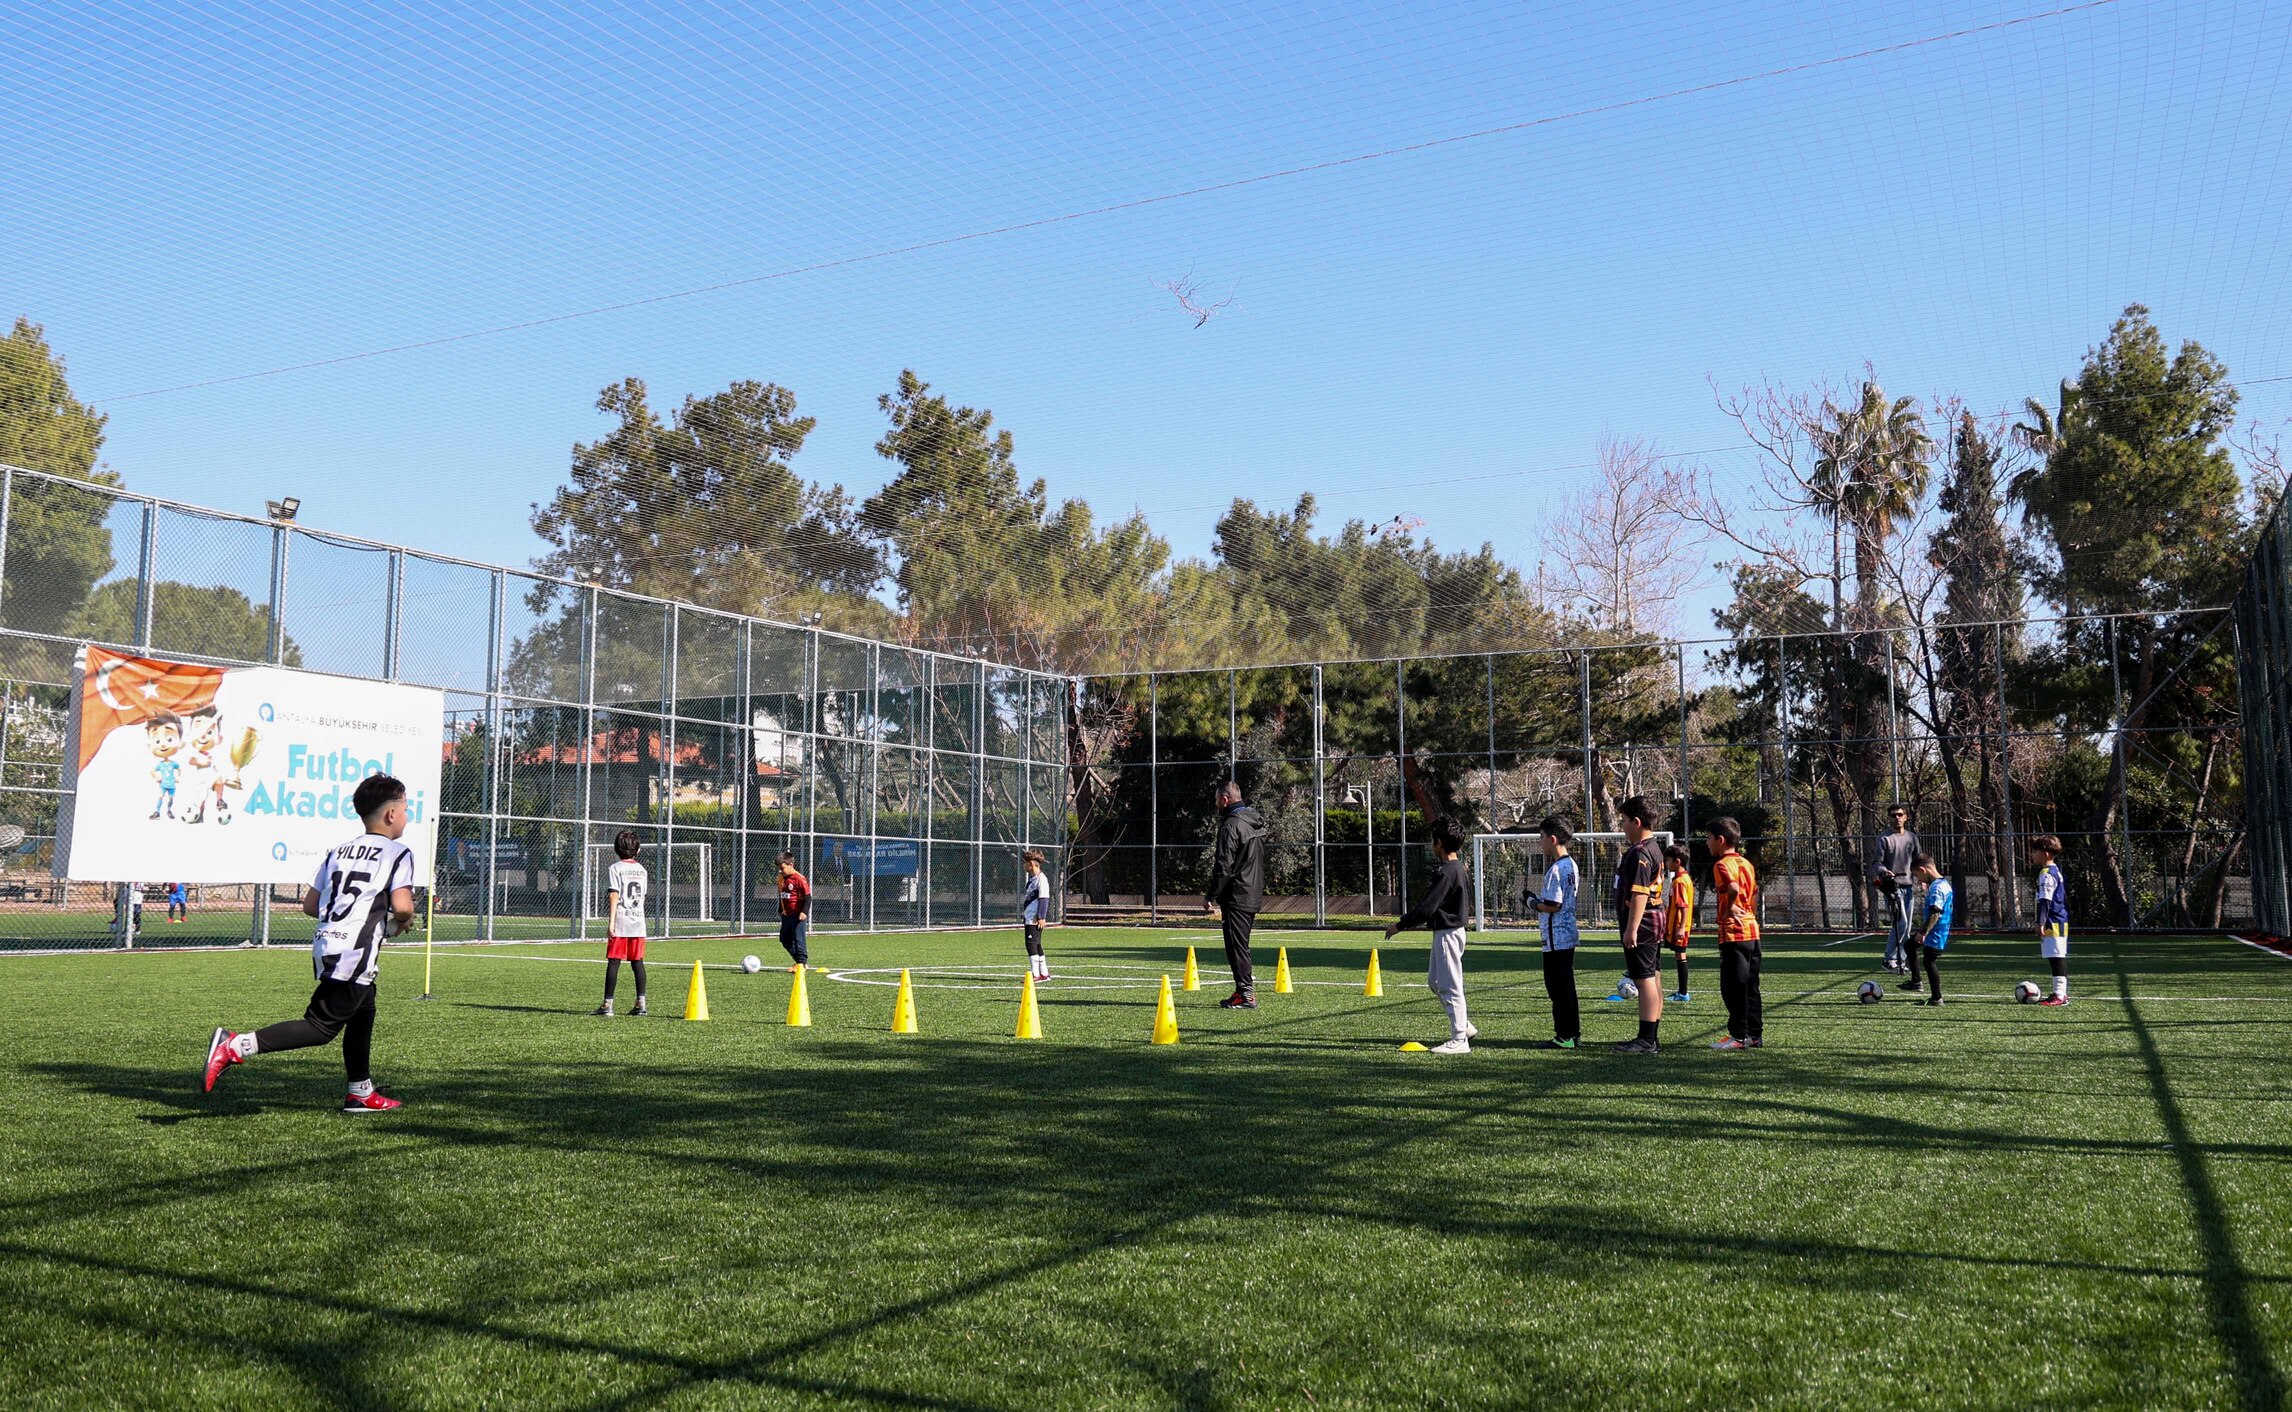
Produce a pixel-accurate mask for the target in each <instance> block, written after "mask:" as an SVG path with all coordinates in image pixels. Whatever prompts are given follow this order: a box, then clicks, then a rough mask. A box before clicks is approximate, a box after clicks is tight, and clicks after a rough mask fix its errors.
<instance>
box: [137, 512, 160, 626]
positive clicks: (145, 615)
mask: <svg viewBox="0 0 2292 1412" xmlns="http://www.w3.org/2000/svg"><path fill="white" fill-rule="evenodd" d="M158 562H159V507H158V506H157V505H155V504H153V503H152V502H151V501H149V500H146V501H144V502H143V533H142V535H141V536H140V538H139V540H138V542H137V545H136V552H135V645H136V646H137V647H139V648H141V649H142V650H144V651H145V652H149V651H150V650H151V619H152V610H153V608H154V606H155V595H156V593H157V587H158V586H157V582H156V581H157V579H158V577H159V574H158V569H157V565H158Z"/></svg>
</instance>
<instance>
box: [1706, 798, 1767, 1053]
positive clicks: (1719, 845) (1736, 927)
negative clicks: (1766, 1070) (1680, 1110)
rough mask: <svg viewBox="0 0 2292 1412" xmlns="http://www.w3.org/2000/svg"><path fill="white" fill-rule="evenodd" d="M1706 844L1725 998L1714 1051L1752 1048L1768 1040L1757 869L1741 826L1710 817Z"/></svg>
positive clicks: (1732, 821) (1713, 1046) (1721, 987)
mask: <svg viewBox="0 0 2292 1412" xmlns="http://www.w3.org/2000/svg"><path fill="white" fill-rule="evenodd" d="M1704 833H1705V836H1706V837H1707V838H1708V839H1709V840H1710V843H1711V906H1712V911H1713V912H1714V913H1715V914H1716V915H1717V917H1718V922H1719V994H1720V995H1721V997H1723V998H1724V999H1725V1000H1726V1002H1727V1037H1726V1038H1725V1039H1722V1040H1720V1041H1719V1042H1718V1043H1717V1044H1714V1045H1712V1046H1711V1047H1712V1048H1713V1049H1757V1048H1758V1047H1759V1046H1760V1045H1762V1044H1765V1043H1766V1042H1767V1012H1766V1007H1765V1005H1764V1004H1763V1003H1762V1002H1761V1000H1760V996H1759V873H1758V870H1757V869H1756V868H1753V867H1752V866H1751V860H1750V859H1748V858H1746V857H1744V856H1743V854H1742V851H1741V850H1742V847H1743V826H1742V825H1741V824H1738V823H1736V822H1735V821H1734V820H1733V819H1732V818H1722V819H1714V820H1712V821H1711V823H1710V825H1709V826H1708V827H1707V828H1706V829H1705V830H1704Z"/></svg>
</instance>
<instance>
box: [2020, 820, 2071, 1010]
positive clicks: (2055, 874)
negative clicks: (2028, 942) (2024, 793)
mask: <svg viewBox="0 0 2292 1412" xmlns="http://www.w3.org/2000/svg"><path fill="white" fill-rule="evenodd" d="M2060 860H2061V840H2060V839H2058V838H2055V837H2054V836H2053V835H2052V834H2040V835H2038V836H2037V837H2036V838H2033V839H2031V840H2030V841H2029V861H2030V862H2032V863H2034V864H2036V865H2037V954H2038V955H2040V956H2043V957H2044V958H2045V964H2046V965H2047V966H2049V967H2051V968H2052V970H2053V994H2051V995H2049V996H2047V997H2045V999H2043V1000H2041V1001H2039V1002H2038V1004H2040V1005H2052V1006H2056V1007H2058V1006H2062V1005H2067V1004H2068V1003H2069V884H2068V883H2067V881H2065V880H2064V879H2063V878H2062V876H2061V861H2060Z"/></svg>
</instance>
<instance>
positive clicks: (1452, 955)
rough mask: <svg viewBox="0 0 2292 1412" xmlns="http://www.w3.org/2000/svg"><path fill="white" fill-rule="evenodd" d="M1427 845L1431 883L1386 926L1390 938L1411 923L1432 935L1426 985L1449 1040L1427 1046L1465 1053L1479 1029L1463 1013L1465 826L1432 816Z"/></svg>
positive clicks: (1439, 1051)
mask: <svg viewBox="0 0 2292 1412" xmlns="http://www.w3.org/2000/svg"><path fill="white" fill-rule="evenodd" d="M1432 849H1433V853H1434V855H1435V856H1436V857H1438V858H1439V859H1440V871H1439V872H1437V873H1435V874H1434V875H1433V883H1432V886H1431V887H1429V888H1427V889H1425V895H1424V896H1422V897H1420V898H1418V899H1417V903H1416V905H1415V906H1414V907H1411V908H1410V909H1409V910H1408V912H1407V913H1406V914H1404V915H1403V916H1402V917H1401V919H1400V920H1399V921H1397V922H1395V923H1393V924H1392V925H1391V926H1389V927H1387V928H1385V940H1387V941H1391V940H1392V939H1393V937H1394V936H1395V935H1396V934H1397V933H1400V932H1403V931H1406V930H1407V929H1409V928H1410V927H1426V928H1429V929H1430V930H1431V932H1432V934H1433V944H1432V959H1431V960H1430V961H1429V962H1428V963H1427V965H1426V967H1425V984H1426V985H1428V986H1430V987H1432V993H1433V994H1434V995H1435V996H1436V997H1438V998H1439V1000H1440V1003H1441V1005H1442V1006H1443V1007H1444V1008H1445V1009H1446V1010H1447V1011H1448V1038H1447V1039H1446V1040H1443V1041H1442V1042H1441V1043H1439V1044H1436V1045H1434V1046H1433V1047H1432V1052H1433V1053H1435V1054H1470V1053H1471V1052H1472V1038H1473V1036H1474V1035H1477V1034H1479V1033H1480V1031H1479V1030H1478V1029H1475V1028H1474V1027H1473V1024H1472V1021H1471V1020H1469V1019H1468V1018H1466V1016H1465V1013H1464V943H1465V939H1466V938H1465V930H1464V923H1465V899H1466V898H1467V897H1469V896H1470V895H1471V893H1472V888H1471V886H1470V885H1469V884H1468V883H1467V882H1466V879H1465V872H1464V864H1463V863H1461V862H1459V861H1458V860H1457V855H1458V854H1459V853H1461V852H1463V851H1464V826H1463V825H1462V824H1459V823H1458V822H1457V821H1456V820H1455V819H1454V818H1452V817H1450V816H1449V815H1447V814H1443V815H1441V816H1440V817H1439V818H1437V819H1435V820H1433V826H1432Z"/></svg>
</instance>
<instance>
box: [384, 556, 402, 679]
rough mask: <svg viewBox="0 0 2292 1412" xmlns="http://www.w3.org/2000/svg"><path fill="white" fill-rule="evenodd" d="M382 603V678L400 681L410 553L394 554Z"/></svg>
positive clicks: (390, 558) (390, 559) (387, 572)
mask: <svg viewBox="0 0 2292 1412" xmlns="http://www.w3.org/2000/svg"><path fill="white" fill-rule="evenodd" d="M388 563H389V567H388V569H387V570H386V586H385V587H384V589H383V600H382V679H383V680H384V681H396V680H398V673H399V670H400V665H399V655H400V650H401V640H402V639H403V638H404V636H405V631H406V551H405V550H403V549H393V550H391V551H390V557H389V561H388Z"/></svg>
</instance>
